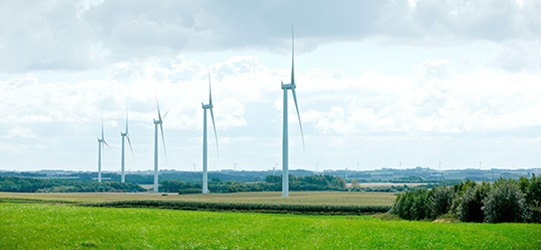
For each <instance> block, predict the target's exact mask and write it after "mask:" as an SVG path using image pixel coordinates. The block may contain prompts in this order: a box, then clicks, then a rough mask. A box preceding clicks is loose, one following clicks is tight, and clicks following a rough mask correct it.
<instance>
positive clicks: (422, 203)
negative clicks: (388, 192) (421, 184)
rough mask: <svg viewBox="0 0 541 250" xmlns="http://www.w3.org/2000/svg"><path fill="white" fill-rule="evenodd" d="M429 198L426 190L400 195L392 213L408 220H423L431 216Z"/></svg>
mask: <svg viewBox="0 0 541 250" xmlns="http://www.w3.org/2000/svg"><path fill="white" fill-rule="evenodd" d="M427 198H428V191H427V189H425V188H420V189H416V190H413V191H408V192H405V193H402V194H398V196H397V198H396V200H395V203H394V205H393V207H392V209H391V213H393V214H396V215H398V216H399V217H400V218H402V219H406V220H423V219H425V218H426V217H427V216H428V215H429V209H428V201H427Z"/></svg>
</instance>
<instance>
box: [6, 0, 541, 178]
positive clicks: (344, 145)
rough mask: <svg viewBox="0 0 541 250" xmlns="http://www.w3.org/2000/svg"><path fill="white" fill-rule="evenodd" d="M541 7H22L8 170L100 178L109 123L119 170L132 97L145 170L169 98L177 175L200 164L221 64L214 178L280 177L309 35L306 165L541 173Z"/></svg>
mask: <svg viewBox="0 0 541 250" xmlns="http://www.w3.org/2000/svg"><path fill="white" fill-rule="evenodd" d="M538 13H541V3H540V2H539V1H534V0H524V1H514V0H490V1H489V0H486V1H485V0H482V1H451V0H449V1H429V0H418V1H415V0H411V1H351V2H350V1H294V2H293V3H290V1H261V2H252V1H153V2H148V1H91V0H88V1H80V2H77V1H24V2H22V1H5V2H2V3H0V31H1V32H0V58H2V60H0V100H1V101H0V131H1V132H0V150H1V152H2V158H3V159H5V160H3V161H2V162H1V163H0V169H4V170H14V169H17V170H20V169H42V168H46V169H59V168H62V169H68V170H89V171H90V170H94V169H95V168H96V167H95V165H96V155H97V152H96V151H97V145H95V144H96V141H95V140H96V139H95V137H96V136H98V135H99V129H100V117H101V115H102V114H103V118H104V123H105V129H106V139H107V140H108V142H109V143H110V144H111V146H112V147H113V149H112V150H110V151H106V153H105V154H106V155H105V163H104V165H105V167H104V168H105V169H106V170H109V171H116V170H117V169H118V168H119V167H117V166H118V165H119V150H120V149H119V142H120V136H119V133H120V130H121V129H122V128H123V127H124V122H125V121H124V116H125V107H126V103H128V106H129V110H130V113H129V117H130V122H131V124H130V130H131V131H130V133H131V134H132V141H133V142H134V151H135V154H134V157H133V158H132V159H129V160H128V164H129V165H130V168H131V169H133V170H146V169H150V168H151V167H152V147H153V144H152V141H153V140H152V139H153V138H152V136H153V124H152V119H153V118H155V116H156V114H155V99H154V98H155V97H154V96H157V97H158V99H159V101H160V106H161V107H162V109H164V110H170V113H169V115H168V117H167V120H166V122H165V123H164V127H165V129H166V143H167V145H168V152H169V158H168V165H167V166H162V167H161V168H172V169H177V170H192V169H193V164H196V165H200V161H201V160H200V158H201V153H200V151H201V150H200V148H201V138H200V135H201V126H202V119H203V118H202V109H201V106H200V105H201V104H200V103H201V101H206V100H205V97H206V96H207V95H208V94H207V91H208V89H207V88H208V74H207V67H208V68H210V72H211V74H212V82H213V95H214V102H215V103H214V105H215V115H216V122H217V127H218V135H219V137H220V151H221V153H220V158H217V157H215V156H214V155H213V157H214V158H212V157H211V158H212V159H210V164H211V167H210V169H211V170H216V169H223V168H232V166H233V164H234V163H238V166H239V168H241V169H269V168H271V167H274V166H275V164H276V163H277V162H281V160H280V157H281V144H280V138H281V119H282V118H281V112H282V111H281V110H282V99H281V98H282V94H281V93H282V92H281V91H282V90H281V89H280V85H279V84H280V81H284V82H289V79H290V67H291V58H290V53H291V33H290V27H291V25H292V24H293V25H294V28H295V52H296V58H295V63H296V74H295V76H296V82H297V91H298V92H297V93H298V97H299V102H300V103H299V105H300V110H301V118H302V120H303V125H304V127H305V136H306V145H307V150H306V152H305V153H303V152H302V146H301V144H300V142H301V141H300V137H299V136H300V133H299V129H298V124H297V120H296V118H295V115H296V114H295V113H294V112H295V111H294V110H295V109H294V106H290V107H289V111H290V112H289V113H290V123H291V124H290V136H291V139H290V141H291V150H292V157H291V163H292V166H293V168H305V169H314V168H315V166H316V163H318V164H317V165H318V166H319V168H320V170H321V169H330V168H333V169H337V168H345V167H349V168H354V166H357V163H360V164H359V165H360V166H361V167H362V168H363V169H373V168H380V167H397V166H398V162H403V166H406V167H414V166H417V165H420V166H430V167H435V166H437V163H438V162H439V161H441V162H443V163H444V164H443V167H444V168H467V167H476V166H478V165H479V161H483V162H485V164H484V165H485V166H487V167H500V168H522V167H535V166H541V163H540V159H539V157H537V156H536V155H538V152H539V150H541V145H540V143H541V135H540V131H541V76H540V74H541V16H540V15H539V14H538ZM290 105H293V103H292V102H290ZM162 112H165V111H162ZM209 145H213V143H212V142H211V143H210V144H209ZM213 147H214V146H211V150H214V152H215V150H216V149H215V148H213ZM29 156H31V157H29ZM278 167H280V166H278Z"/></svg>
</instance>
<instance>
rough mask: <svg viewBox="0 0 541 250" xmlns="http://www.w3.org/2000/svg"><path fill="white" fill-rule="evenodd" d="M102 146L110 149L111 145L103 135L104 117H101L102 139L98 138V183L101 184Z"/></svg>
mask: <svg viewBox="0 0 541 250" xmlns="http://www.w3.org/2000/svg"><path fill="white" fill-rule="evenodd" d="M102 144H103V145H105V146H107V147H108V148H109V149H111V147H109V144H107V142H106V141H105V136H104V134H103V115H102V116H101V138H98V182H101V152H102V150H103V147H102Z"/></svg>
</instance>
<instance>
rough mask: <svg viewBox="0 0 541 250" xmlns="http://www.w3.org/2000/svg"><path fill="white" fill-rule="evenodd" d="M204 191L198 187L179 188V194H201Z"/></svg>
mask: <svg viewBox="0 0 541 250" xmlns="http://www.w3.org/2000/svg"><path fill="white" fill-rule="evenodd" d="M201 192H203V191H202V190H201V189H198V188H184V189H179V190H178V194H179V195H183V194H199V193H201Z"/></svg>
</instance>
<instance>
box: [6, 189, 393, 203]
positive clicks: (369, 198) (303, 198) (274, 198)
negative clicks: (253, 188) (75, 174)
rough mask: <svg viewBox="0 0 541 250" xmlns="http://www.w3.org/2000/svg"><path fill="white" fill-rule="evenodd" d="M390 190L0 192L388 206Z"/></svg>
mask: <svg viewBox="0 0 541 250" xmlns="http://www.w3.org/2000/svg"><path fill="white" fill-rule="evenodd" d="M395 197H396V196H395V194H394V193H383V192H290V197H281V193H280V192H245V193H230V194H206V195H203V194H188V195H178V194H176V193H169V194H168V195H167V196H162V195H161V193H150V192H149V193H7V192H0V199H2V198H11V199H13V198H22V199H40V200H53V201H70V202H78V203H95V202H107V201H124V200H181V201H199V202H217V203H244V204H252V203H253V204H298V205H312V204H316V205H359V206H391V205H392V204H393V202H394V200H395Z"/></svg>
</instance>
